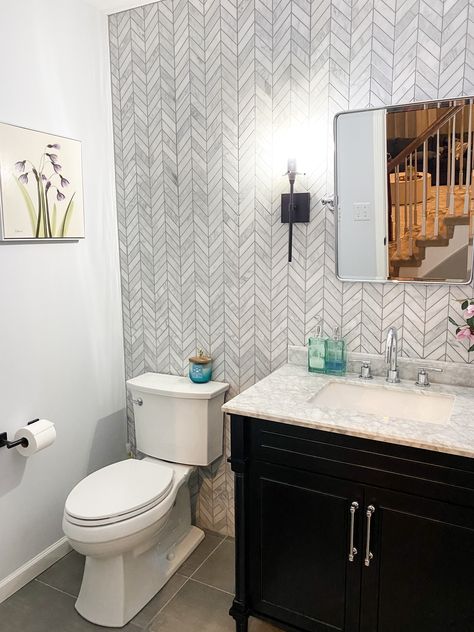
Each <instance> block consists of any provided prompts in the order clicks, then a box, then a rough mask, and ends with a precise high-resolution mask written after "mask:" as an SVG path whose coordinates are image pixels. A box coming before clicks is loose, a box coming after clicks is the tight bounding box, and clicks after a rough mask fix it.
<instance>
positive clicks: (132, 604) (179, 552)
mask: <svg viewBox="0 0 474 632" xmlns="http://www.w3.org/2000/svg"><path fill="white" fill-rule="evenodd" d="M203 539H204V532H203V531H201V529H198V528H197V527H191V528H190V530H189V532H188V533H187V534H186V535H185V536H184V538H183V539H182V540H181V541H180V542H179V543H178V544H176V545H175V546H173V547H171V550H170V551H169V552H166V551H163V552H160V551H159V550H158V549H159V547H153V548H152V549H150V551H147V552H146V553H144V554H142V555H141V556H140V557H138V558H133V553H130V554H128V555H127V554H125V555H123V556H122V557H121V558H120V557H116V558H113V559H112V560H107V559H106V560H101V559H100V558H99V559H94V558H90V557H88V558H86V566H85V569H84V578H83V580H82V586H81V591H80V593H79V597H78V599H77V601H76V610H77V612H78V613H79V614H80V615H81V616H82V617H84V619H87V620H88V621H91V622H92V623H95V624H96V625H103V626H107V627H115V628H121V627H123V626H124V625H125V624H126V623H128V622H129V621H130V620H131V619H133V617H134V616H135V615H136V614H137V613H138V612H140V610H141V609H142V608H144V607H145V606H146V604H147V603H148V602H149V601H150V599H152V598H153V597H154V596H155V595H156V593H157V592H158V591H160V590H161V589H162V588H163V586H164V585H165V584H166V582H167V581H168V580H169V579H171V577H172V576H173V575H174V573H175V572H176V571H177V570H178V568H179V567H180V566H181V564H182V563H183V562H184V561H185V560H186V559H187V558H188V557H189V556H190V555H191V553H192V552H193V551H194V549H196V547H197V546H198V545H199V544H200V543H201V542H202V540H203ZM160 553H161V554H160ZM170 554H171V555H170ZM168 556H172V559H167V557H168ZM127 558H128V559H127ZM99 565H102V568H98V566H99ZM124 566H127V567H128V568H126V569H125V571H124ZM88 567H89V568H88ZM124 579H126V581H124Z"/></svg>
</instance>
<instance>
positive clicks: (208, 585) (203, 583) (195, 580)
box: [183, 577, 235, 597]
mask: <svg viewBox="0 0 474 632" xmlns="http://www.w3.org/2000/svg"><path fill="white" fill-rule="evenodd" d="M189 581H191V582H194V583H195V584H201V586H207V588H212V589H213V590H218V591H219V592H222V593H225V594H226V595H230V596H231V597H234V596H235V593H233V592H229V591H228V590H224V589H223V588H218V587H217V586H213V585H212V584H206V582H202V581H201V580H200V579H193V578H192V577H190V578H189ZM183 586H184V584H183Z"/></svg>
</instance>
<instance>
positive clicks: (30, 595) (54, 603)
mask: <svg viewBox="0 0 474 632" xmlns="http://www.w3.org/2000/svg"><path fill="white" fill-rule="evenodd" d="M222 594H224V593H222ZM74 601H75V599H74V597H70V596H69V595H66V594H64V593H62V592H59V591H58V590H55V589H54V588H50V587H49V586H45V585H44V584H41V583H40V582H38V581H36V580H33V581H32V582H30V583H29V584H27V585H26V586H25V587H24V588H22V589H21V590H19V591H18V592H16V593H15V594H14V595H12V596H11V597H10V598H9V599H7V600H6V601H4V602H3V603H1V604H0V632H93V631H94V630H104V631H106V630H109V631H110V628H103V627H101V626H98V625H93V624H92V623H89V622H88V621H86V620H85V619H83V618H82V617H81V616H79V614H78V613H77V612H76V610H75V608H74ZM121 629H122V630H123V631H124V632H138V630H139V629H140V628H137V627H136V626H135V625H132V624H128V625H126V626H125V627H124V628H121Z"/></svg>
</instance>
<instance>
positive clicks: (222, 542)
mask: <svg viewBox="0 0 474 632" xmlns="http://www.w3.org/2000/svg"><path fill="white" fill-rule="evenodd" d="M228 537H229V536H227V535H226V536H224V538H223V539H222V540H221V541H220V542H219V544H218V545H217V546H216V548H215V549H213V550H212V551H211V552H210V553H209V555H208V556H207V557H206V559H205V560H203V561H202V562H201V564H199V566H198V567H197V568H196V569H195V570H194V571H193V572H192V573H191V575H190V576H189V577H188V579H191V578H192V577H194V575H195V574H196V573H197V572H198V570H199V569H200V568H201V567H202V566H203V565H204V564H205V563H206V562H207V560H208V559H209V558H210V557H211V555H214V553H215V552H216V551H217V549H220V547H221V546H222V545H223V544H224V542H225V541H226V540H227V538H228Z"/></svg>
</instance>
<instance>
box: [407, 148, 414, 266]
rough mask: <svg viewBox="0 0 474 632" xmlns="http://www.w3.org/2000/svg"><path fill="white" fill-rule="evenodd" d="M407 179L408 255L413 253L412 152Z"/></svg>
mask: <svg viewBox="0 0 474 632" xmlns="http://www.w3.org/2000/svg"><path fill="white" fill-rule="evenodd" d="M409 174H410V175H409V181H408V200H409V209H408V253H409V255H410V257H411V256H412V255H413V154H410V160H409Z"/></svg>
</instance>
